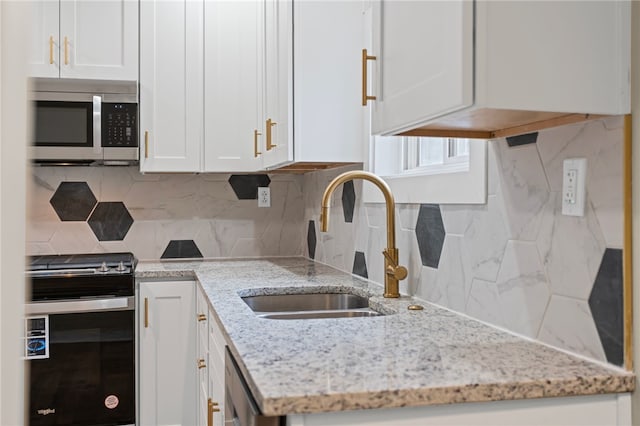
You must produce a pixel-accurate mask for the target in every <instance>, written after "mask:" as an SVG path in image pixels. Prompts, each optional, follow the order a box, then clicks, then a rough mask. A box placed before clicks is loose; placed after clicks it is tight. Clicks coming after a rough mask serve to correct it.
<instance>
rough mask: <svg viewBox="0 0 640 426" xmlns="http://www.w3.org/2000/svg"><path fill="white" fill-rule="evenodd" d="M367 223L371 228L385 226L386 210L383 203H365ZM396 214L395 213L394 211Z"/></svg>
mask: <svg viewBox="0 0 640 426" xmlns="http://www.w3.org/2000/svg"><path fill="white" fill-rule="evenodd" d="M364 206H365V210H366V215H367V224H368V225H369V227H371V228H385V229H386V226H387V210H386V206H385V205H384V204H378V203H366V204H365V205H364ZM396 214H397V213H396Z"/></svg>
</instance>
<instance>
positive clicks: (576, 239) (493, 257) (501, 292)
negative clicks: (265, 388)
mask: <svg viewBox="0 0 640 426" xmlns="http://www.w3.org/2000/svg"><path fill="white" fill-rule="evenodd" d="M623 137H624V136H623V119H622V118H621V117H612V118H607V119H604V120H597V121H591V122H587V123H580V124H574V125H568V126H563V127H558V128H555V129H549V130H544V131H541V132H539V133H532V134H527V135H523V136H519V137H515V138H507V139H497V140H492V141H489V142H488V173H489V176H488V200H487V203H486V204H484V205H451V204H449V205H444V204H443V205H436V204H422V205H418V204H400V205H397V213H396V227H397V229H396V242H397V245H398V248H399V249H400V261H401V264H403V265H405V266H407V267H408V269H409V276H408V277H407V279H406V280H404V281H402V282H401V291H402V292H403V293H408V294H411V295H417V296H419V297H421V298H423V299H426V300H428V301H431V302H434V303H437V304H439V305H442V306H445V307H448V308H450V309H453V310H455V311H458V312H462V313H466V314H468V315H469V316H472V317H475V318H478V319H481V320H484V321H486V322H489V323H492V324H495V325H498V326H501V327H504V328H506V329H509V330H512V331H514V332H517V333H520V334H522V335H525V336H528V337H531V338H534V339H537V340H540V341H543V342H546V343H549V344H551V345H553V346H556V347H560V348H564V349H567V350H570V351H572V352H575V353H579V354H582V355H585V356H587V357H590V358H593V359H597V360H601V361H608V362H610V363H612V364H616V365H622V363H623V352H622V340H623V337H622V330H623V329H622V319H623V312H622V248H623V198H622V193H623V181H622V155H623ZM573 157H584V158H587V163H588V171H587V203H586V209H585V216H584V217H571V216H563V215H562V214H561V190H562V166H563V160H564V159H565V158H573ZM345 170H348V169H344V168H343V169H341V170H335V169H334V170H330V171H322V172H315V173H310V174H306V175H305V177H304V198H305V214H304V227H305V228H307V234H308V238H307V244H306V251H305V253H306V254H307V255H308V256H309V257H312V258H314V259H316V260H318V261H320V262H323V263H327V264H329V265H332V266H335V267H337V268H339V269H342V270H345V271H349V272H352V273H355V274H359V275H363V276H368V278H369V279H371V280H373V281H376V282H380V283H381V282H383V281H384V278H383V264H384V260H383V256H382V250H383V248H384V247H385V246H386V230H385V210H384V205H381V204H365V203H363V202H362V199H361V189H362V184H363V183H362V181H356V182H355V185H354V188H355V191H354V189H353V188H346V190H347V191H348V194H347V196H346V197H345V196H344V194H343V195H342V196H341V193H340V189H338V190H337V191H336V193H335V194H334V196H333V199H332V210H331V213H330V215H331V217H330V223H331V227H330V230H329V232H327V233H321V232H319V231H320V230H319V226H318V224H319V222H318V220H319V212H320V209H319V205H320V199H321V197H322V192H323V190H324V188H325V187H326V185H327V184H328V183H329V182H330V181H331V179H333V177H335V176H336V175H338V174H339V173H341V172H343V171H345ZM366 184H368V183H366ZM416 190H419V188H416ZM352 191H354V192H355V195H352V194H351V192H352ZM345 200H346V201H345ZM343 206H344V207H343ZM347 217H349V218H350V219H351V218H352V220H346V219H347Z"/></svg>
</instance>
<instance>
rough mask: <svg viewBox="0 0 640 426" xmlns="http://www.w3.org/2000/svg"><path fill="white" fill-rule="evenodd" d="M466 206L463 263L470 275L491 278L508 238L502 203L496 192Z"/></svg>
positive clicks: (496, 272)
mask: <svg viewBox="0 0 640 426" xmlns="http://www.w3.org/2000/svg"><path fill="white" fill-rule="evenodd" d="M468 210H469V225H468V226H467V228H466V230H465V233H464V236H463V246H464V249H465V256H467V257H465V259H464V263H465V264H466V265H468V266H470V268H471V270H472V271H473V278H478V279H481V280H485V281H495V280H496V278H497V276H498V269H499V267H500V263H501V262H502V256H503V255H504V249H505V247H506V245H507V240H508V239H509V234H508V229H507V218H506V217H505V213H504V206H503V205H502V204H501V203H500V202H499V199H498V196H490V197H488V203H487V205H480V206H476V205H474V206H469V207H468ZM441 262H442V260H441ZM445 263H446V262H445Z"/></svg>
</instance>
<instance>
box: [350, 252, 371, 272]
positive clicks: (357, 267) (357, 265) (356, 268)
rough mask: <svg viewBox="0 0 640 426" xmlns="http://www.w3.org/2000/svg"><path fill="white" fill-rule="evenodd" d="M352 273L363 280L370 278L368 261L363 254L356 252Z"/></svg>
mask: <svg viewBox="0 0 640 426" xmlns="http://www.w3.org/2000/svg"><path fill="white" fill-rule="evenodd" d="M351 272H352V273H354V274H356V275H359V276H361V277H363V278H369V274H368V273H367V259H366V256H365V254H364V253H363V252H361V251H356V252H355V255H354V257H353V268H352V270H351Z"/></svg>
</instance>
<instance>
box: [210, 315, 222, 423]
mask: <svg viewBox="0 0 640 426" xmlns="http://www.w3.org/2000/svg"><path fill="white" fill-rule="evenodd" d="M214 315H215V314H214V313H213V312H209V364H208V366H209V398H210V399H211V402H212V403H214V404H215V405H214V407H217V408H218V410H219V411H214V412H213V413H212V414H213V424H214V425H223V424H224V403H225V400H224V394H225V384H224V368H225V365H224V360H225V347H226V343H225V340H224V337H223V335H222V330H220V327H219V326H218V323H216V320H215V318H214Z"/></svg>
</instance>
